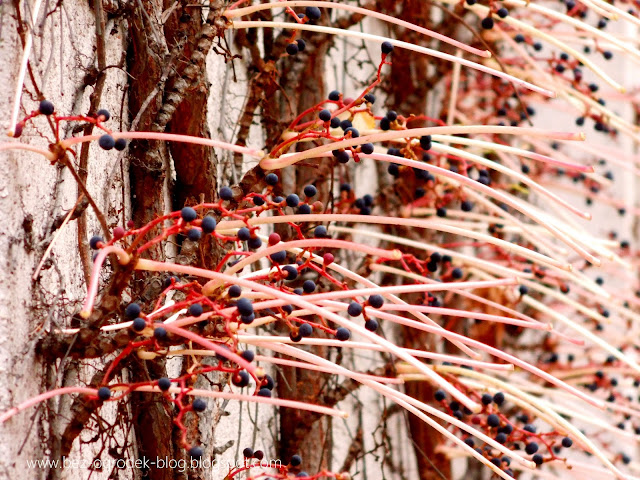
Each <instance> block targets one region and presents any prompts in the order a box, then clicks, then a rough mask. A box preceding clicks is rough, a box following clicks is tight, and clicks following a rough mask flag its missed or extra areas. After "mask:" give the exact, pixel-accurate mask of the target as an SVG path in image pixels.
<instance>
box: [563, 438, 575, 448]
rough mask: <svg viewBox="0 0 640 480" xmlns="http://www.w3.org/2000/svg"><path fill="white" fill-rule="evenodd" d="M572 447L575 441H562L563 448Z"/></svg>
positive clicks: (567, 439) (566, 439) (564, 439)
mask: <svg viewBox="0 0 640 480" xmlns="http://www.w3.org/2000/svg"><path fill="white" fill-rule="evenodd" d="M571 445H573V440H571V439H570V438H569V437H564V438H563V439H562V446H563V447H564V448H569V447H571Z"/></svg>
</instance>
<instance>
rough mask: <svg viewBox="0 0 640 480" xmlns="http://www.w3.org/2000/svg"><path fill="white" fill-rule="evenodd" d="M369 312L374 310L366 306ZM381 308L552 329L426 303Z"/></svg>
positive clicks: (542, 325)
mask: <svg viewBox="0 0 640 480" xmlns="http://www.w3.org/2000/svg"><path fill="white" fill-rule="evenodd" d="M365 310H366V311H367V313H368V312H369V311H371V310H372V308H371V307H366V308H365ZM380 310H386V311H393V310H397V311H404V312H414V311H415V312H424V313H432V314H435V315H447V316H451V317H463V318H473V319H476V320H488V321H491V322H496V323H504V324H508V325H517V326H519V327H525V328H532V329H535V330H552V327H551V325H550V324H548V323H540V322H529V321H524V320H516V319H515V318H509V317H501V316H499V315H491V314H488V313H480V312H473V311H468V310H456V309H453V308H441V307H428V306H425V305H383V306H382V308H381V309H380Z"/></svg>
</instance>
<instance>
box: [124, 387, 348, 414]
mask: <svg viewBox="0 0 640 480" xmlns="http://www.w3.org/2000/svg"><path fill="white" fill-rule="evenodd" d="M133 391H135V392H153V393H162V390H160V389H159V388H158V387H157V386H151V385H144V386H140V387H136V388H135V389H133ZM168 391H169V392H170V393H175V394H178V393H186V394H187V395H193V396H198V397H211V398H222V399H225V400H238V401H240V402H254V403H265V404H267V405H275V406H278V407H286V408H296V409H298V410H306V411H308V412H316V413H321V414H322V415H331V416H332V417H342V418H347V417H348V416H349V414H348V413H346V412H342V411H340V410H336V409H333V408H329V407H323V406H322V405H314V404H312V403H305V402H297V401H295V400H286V399H284V398H270V397H260V396H258V395H243V394H241V393H234V392H217V391H214V390H202V389H198V388H193V389H189V390H182V389H181V388H180V387H171V388H170V389H169V390H168Z"/></svg>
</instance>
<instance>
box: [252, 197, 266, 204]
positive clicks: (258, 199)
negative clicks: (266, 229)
mask: <svg viewBox="0 0 640 480" xmlns="http://www.w3.org/2000/svg"><path fill="white" fill-rule="evenodd" d="M264 203H265V201H264V198H262V197H258V196H257V195H256V196H255V197H253V204H254V205H255V206H257V207H261V206H262V205H264Z"/></svg>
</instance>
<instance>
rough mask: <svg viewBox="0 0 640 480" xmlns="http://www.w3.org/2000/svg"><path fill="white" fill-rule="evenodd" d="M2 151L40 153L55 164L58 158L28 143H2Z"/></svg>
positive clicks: (0, 145) (0, 144)
mask: <svg viewBox="0 0 640 480" xmlns="http://www.w3.org/2000/svg"><path fill="white" fill-rule="evenodd" d="M2 150H27V151H29V152H35V153H39V154H40V155H42V156H44V157H45V158H46V159H47V160H49V161H50V162H55V160H56V156H55V155H54V154H53V153H51V152H50V151H48V150H43V149H42V148H38V147H34V146H33V145H29V144H28V143H11V142H7V143H0V151H2Z"/></svg>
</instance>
